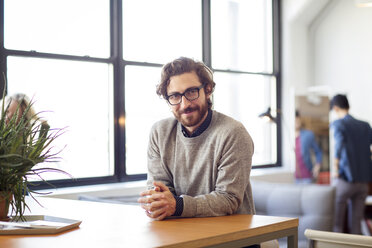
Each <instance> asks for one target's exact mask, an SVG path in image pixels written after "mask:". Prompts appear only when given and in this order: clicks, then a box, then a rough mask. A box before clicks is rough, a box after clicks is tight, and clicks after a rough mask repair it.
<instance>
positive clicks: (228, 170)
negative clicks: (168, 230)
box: [138, 57, 255, 220]
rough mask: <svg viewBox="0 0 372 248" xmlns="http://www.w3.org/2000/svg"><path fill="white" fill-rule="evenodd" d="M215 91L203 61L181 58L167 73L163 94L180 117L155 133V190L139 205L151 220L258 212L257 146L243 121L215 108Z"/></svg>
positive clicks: (151, 164)
mask: <svg viewBox="0 0 372 248" xmlns="http://www.w3.org/2000/svg"><path fill="white" fill-rule="evenodd" d="M214 87H215V83H214V81H213V74H212V71H211V70H210V69H209V68H208V67H207V66H205V65H204V64H203V63H202V62H197V61H194V60H192V59H189V58H185V57H181V58H179V59H176V60H174V61H172V62H170V63H168V64H166V65H164V67H163V69H162V74H161V82H160V84H159V85H158V88H157V94H158V95H160V96H162V97H163V98H164V99H165V100H167V102H168V104H169V106H170V108H171V110H172V112H173V114H174V117H175V118H173V117H172V118H169V119H165V120H161V121H159V122H157V123H155V125H154V126H153V128H152V130H151V134H150V141H149V146H148V186H149V190H147V191H144V192H142V193H141V196H142V197H141V198H140V199H139V200H138V202H140V203H141V204H142V208H144V209H145V210H146V214H147V215H148V216H149V217H150V218H153V219H156V220H162V219H164V218H167V217H170V216H180V217H207V216H221V215H228V214H236V213H239V214H254V213H255V208H254V204H253V199H252V190H251V185H250V180H249V176H250V171H251V163H252V155H253V149H254V147H253V141H252V139H251V137H250V135H249V134H248V132H247V131H246V129H245V128H244V126H243V125H242V124H241V123H240V122H238V121H236V120H234V119H232V118H230V117H228V116H226V115H224V114H222V113H219V112H217V111H214V110H212V109H211V107H212V101H211V96H212V93H213V90H214Z"/></svg>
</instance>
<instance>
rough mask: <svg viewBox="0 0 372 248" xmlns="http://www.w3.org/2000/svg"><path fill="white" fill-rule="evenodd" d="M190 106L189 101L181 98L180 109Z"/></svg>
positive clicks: (183, 97)
mask: <svg viewBox="0 0 372 248" xmlns="http://www.w3.org/2000/svg"><path fill="white" fill-rule="evenodd" d="M190 104H191V101H189V99H187V98H186V96H182V98H181V107H183V108H186V107H188V106H189V105H190Z"/></svg>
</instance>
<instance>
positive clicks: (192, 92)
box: [187, 88, 198, 94]
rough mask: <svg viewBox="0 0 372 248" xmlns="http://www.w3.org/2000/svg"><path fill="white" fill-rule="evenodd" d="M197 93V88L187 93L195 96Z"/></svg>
mask: <svg viewBox="0 0 372 248" xmlns="http://www.w3.org/2000/svg"><path fill="white" fill-rule="evenodd" d="M197 92H198V89H197V88H194V89H189V90H188V91H187V93H189V94H195V93H197Z"/></svg>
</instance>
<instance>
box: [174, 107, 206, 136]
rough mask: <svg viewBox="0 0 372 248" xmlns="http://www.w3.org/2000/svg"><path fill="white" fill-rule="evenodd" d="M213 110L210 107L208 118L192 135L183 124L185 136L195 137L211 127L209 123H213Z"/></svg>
mask: <svg viewBox="0 0 372 248" xmlns="http://www.w3.org/2000/svg"><path fill="white" fill-rule="evenodd" d="M212 112H213V111H212V110H211V109H208V115H207V118H205V120H204V121H203V123H202V124H201V125H200V126H199V127H198V128H197V129H196V130H195V131H194V132H193V133H192V134H190V135H189V134H188V133H187V131H186V128H185V127H184V126H183V125H182V124H181V127H182V134H183V136H185V137H186V138H194V137H197V136H199V135H201V134H202V133H203V132H204V131H205V130H206V129H207V128H208V127H209V124H210V123H211V120H212Z"/></svg>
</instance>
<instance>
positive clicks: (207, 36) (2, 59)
mask: <svg viewBox="0 0 372 248" xmlns="http://www.w3.org/2000/svg"><path fill="white" fill-rule="evenodd" d="M4 2H5V0H0V6H1V8H0V71H1V74H3V73H4V76H5V79H6V78H7V57H8V56H20V57H34V58H44V59H62V60H69V61H86V62H100V63H106V64H111V65H112V66H113V89H115V90H114V92H113V99H112V100H113V107H114V160H115V169H114V175H112V176H103V177H92V178H78V179H63V180H51V181H49V182H50V183H51V184H52V185H54V186H55V187H71V186H83V185H92V184H104V183H116V182H128V181H137V180H145V179H146V174H137V175H128V174H127V173H126V165H125V161H126V159H125V143H126V139H125V127H123V126H121V125H119V119H120V118H123V117H125V99H124V98H125V87H124V85H125V66H128V65H137V66H150V67H158V68H160V67H162V64H158V63H146V62H137V61H128V60H124V58H123V42H122V41H123V29H122V28H123V25H122V0H110V57H109V58H96V57H87V56H74V55H63V54H53V53H43V52H37V51H21V50H10V49H6V48H5V47H4ZM201 4H202V13H201V14H202V23H201V25H202V60H203V61H204V63H205V64H206V65H207V66H209V67H210V68H212V66H211V65H212V55H211V45H212V41H211V1H210V0H201ZM272 14H273V16H272V22H273V23H272V24H273V25H272V27H273V35H272V37H273V72H272V73H256V72H255V73H253V72H242V71H231V70H228V71H224V70H215V71H219V72H229V73H247V74H258V75H265V76H273V77H275V79H276V86H277V87H276V99H277V100H276V101H277V102H276V106H277V109H281V59H280V57H281V51H280V33H281V32H280V0H272ZM212 70H213V68H212ZM0 76H1V77H0V92H3V90H4V87H5V81H4V77H3V75H0ZM154 94H155V93H154ZM1 96H2V94H1ZM276 129H277V161H276V163H274V164H266V165H259V166H254V165H253V166H252V168H253V169H255V168H268V167H279V166H281V163H282V154H281V150H282V149H281V141H282V138H281V137H282V135H281V116H280V114H278V115H277V124H276ZM50 187H51V186H50V185H49V184H46V183H43V182H40V184H39V185H36V186H32V189H46V188H50Z"/></svg>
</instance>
